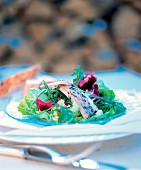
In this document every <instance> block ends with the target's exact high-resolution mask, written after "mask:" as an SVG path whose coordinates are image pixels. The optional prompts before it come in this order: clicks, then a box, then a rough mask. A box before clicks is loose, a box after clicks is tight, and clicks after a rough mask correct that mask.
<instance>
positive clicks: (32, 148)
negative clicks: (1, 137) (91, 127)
mask: <svg viewBox="0 0 141 170" xmlns="http://www.w3.org/2000/svg"><path fill="white" fill-rule="evenodd" d="M100 146H101V143H97V144H93V145H91V146H89V147H88V148H86V149H85V150H84V151H82V152H81V153H79V154H76V155H64V154H61V153H59V152H56V151H55V150H53V149H51V148H49V147H45V146H36V145H3V144H1V145H0V155H5V156H13V157H20V158H23V159H26V160H27V159H28V160H34V161H40V162H44V163H54V164H56V165H69V166H73V167H77V168H83V169H101V168H107V169H113V170H118V169H120V170H126V169H127V168H126V167H123V166H118V165H114V164H109V163H104V162H98V161H95V160H92V159H88V158H86V157H87V156H88V155H89V154H91V153H92V152H94V151H96V150H97V149H98V148H99V147H100Z"/></svg>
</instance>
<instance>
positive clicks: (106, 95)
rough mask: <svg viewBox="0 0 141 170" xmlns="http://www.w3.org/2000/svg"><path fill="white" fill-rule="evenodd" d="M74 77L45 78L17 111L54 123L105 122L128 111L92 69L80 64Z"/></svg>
mask: <svg viewBox="0 0 141 170" xmlns="http://www.w3.org/2000/svg"><path fill="white" fill-rule="evenodd" d="M72 76H73V77H74V79H73V82H69V81H66V80H58V81H54V82H50V83H46V82H45V81H44V80H43V81H42V82H41V84H40V85H39V87H38V88H30V89H29V91H28V93H27V94H26V95H25V96H24V98H23V99H22V101H21V102H20V103H19V105H18V111H19V112H21V114H22V115H23V116H33V117H35V118H36V119H38V120H41V121H43V122H51V123H52V124H73V123H98V124H105V123H106V122H108V121H110V120H112V119H114V118H116V117H119V116H121V115H123V114H125V113H126V108H125V106H124V105H123V104H122V103H121V102H120V101H118V100H117V99H116V96H115V93H114V91H113V90H111V89H109V88H108V87H106V86H105V84H104V82H103V81H102V80H99V79H97V77H96V76H95V75H94V72H93V71H92V72H90V73H88V74H85V73H84V71H83V70H82V69H81V67H80V66H78V67H77V68H75V69H74V72H73V73H72Z"/></svg>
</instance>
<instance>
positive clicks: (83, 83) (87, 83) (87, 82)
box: [78, 71, 97, 90]
mask: <svg viewBox="0 0 141 170" xmlns="http://www.w3.org/2000/svg"><path fill="white" fill-rule="evenodd" d="M96 81H97V78H96V77H95V76H94V74H93V71H92V72H90V73H88V74H86V76H84V78H83V79H82V80H80V82H79V84H78V87H79V88H81V89H83V90H89V89H92V86H93V84H94V83H95V82H96Z"/></svg>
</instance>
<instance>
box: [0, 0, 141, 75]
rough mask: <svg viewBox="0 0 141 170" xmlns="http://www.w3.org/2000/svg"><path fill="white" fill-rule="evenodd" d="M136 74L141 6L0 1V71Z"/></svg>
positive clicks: (88, 0)
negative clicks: (22, 67) (28, 68)
mask: <svg viewBox="0 0 141 170" xmlns="http://www.w3.org/2000/svg"><path fill="white" fill-rule="evenodd" d="M36 63H41V65H42V69H43V70H44V71H46V72H52V73H70V72H72V69H73V68H74V67H77V65H81V66H82V68H83V69H84V70H85V71H91V70H105V69H106V70H107V69H114V68H117V67H119V65H122V64H125V66H126V67H128V68H129V69H131V70H134V71H136V72H139V73H141V0H0V66H3V65H17V64H36Z"/></svg>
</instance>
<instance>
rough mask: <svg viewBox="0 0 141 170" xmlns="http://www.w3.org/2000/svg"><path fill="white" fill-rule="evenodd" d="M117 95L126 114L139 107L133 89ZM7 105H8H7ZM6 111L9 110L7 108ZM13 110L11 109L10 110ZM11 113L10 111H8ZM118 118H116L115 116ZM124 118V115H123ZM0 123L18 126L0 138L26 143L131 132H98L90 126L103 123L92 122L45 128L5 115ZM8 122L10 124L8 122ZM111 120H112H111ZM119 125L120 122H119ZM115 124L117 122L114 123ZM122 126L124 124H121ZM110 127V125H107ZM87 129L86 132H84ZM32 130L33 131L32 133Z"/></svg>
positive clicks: (63, 141) (105, 137)
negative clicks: (125, 109) (15, 129)
mask: <svg viewBox="0 0 141 170" xmlns="http://www.w3.org/2000/svg"><path fill="white" fill-rule="evenodd" d="M115 93H116V95H117V97H118V98H119V99H120V100H121V101H122V102H123V103H124V105H125V106H126V107H127V108H128V110H127V113H126V115H127V114H128V113H129V112H130V111H132V110H136V109H139V108H140V107H141V101H140V100H139V98H138V97H137V93H136V92H135V91H132V92H131V91H130V92H128V91H123V90H117V91H115ZM8 107H9V106H8ZM8 112H10V110H9V109H8ZM12 112H13V110H12ZM10 114H11V113H10ZM117 119H118V118H117ZM125 119H126V116H125ZM1 122H3V123H0V125H3V126H4V125H5V126H6V124H7V127H13V128H18V129H19V130H17V131H13V132H12V131H11V132H9V133H7V134H6V135H1V137H0V139H1V140H3V141H7V142H16V143H26V144H43V145H46V144H77V143H89V142H99V141H105V140H111V139H117V138H121V137H124V136H127V135H130V134H131V133H114V132H113V133H108V134H105V133H104V134H102V133H100V134H98V133H95V131H94V130H93V131H92V128H98V127H99V126H100V127H101V126H105V125H92V124H83V125H81V124H74V125H58V126H49V127H45V128H41V127H35V126H32V125H28V124H24V123H22V122H18V121H16V120H13V119H11V118H10V117H8V116H7V117H6V118H5V119H3V121H1ZM8 122H10V124H9V123H8ZM111 122H112V121H111ZM119 125H120V123H119ZM116 126H117V124H116ZM122 126H123V127H124V125H122ZM109 128H110V126H109ZM87 131H88V134H87V133H86V132H87ZM32 132H33V133H32Z"/></svg>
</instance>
